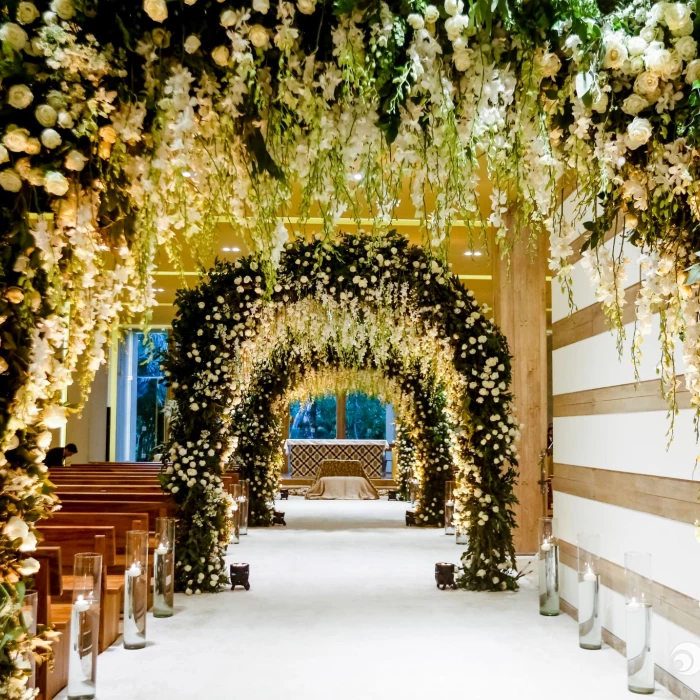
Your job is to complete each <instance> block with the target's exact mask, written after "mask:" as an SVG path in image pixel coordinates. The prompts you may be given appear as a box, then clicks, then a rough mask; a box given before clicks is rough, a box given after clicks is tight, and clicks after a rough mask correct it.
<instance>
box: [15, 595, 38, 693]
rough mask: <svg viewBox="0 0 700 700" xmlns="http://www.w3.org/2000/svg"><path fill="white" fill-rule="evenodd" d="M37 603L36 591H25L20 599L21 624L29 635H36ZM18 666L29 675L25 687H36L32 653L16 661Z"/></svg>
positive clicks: (34, 664) (34, 662) (34, 663)
mask: <svg viewBox="0 0 700 700" xmlns="http://www.w3.org/2000/svg"><path fill="white" fill-rule="evenodd" d="M38 603H39V594H38V593H37V592H36V591H27V592H26V593H25V594H24V600H23V601H22V624H23V625H24V627H25V629H26V630H27V634H29V636H30V637H34V636H35V635H36V615H37V606H38ZM17 665H18V666H20V667H24V668H25V669H26V670H27V671H28V672H29V673H31V675H30V676H29V679H28V680H27V688H36V660H35V659H34V654H33V653H31V652H30V653H29V656H28V657H27V658H23V659H22V660H21V661H18V663H17Z"/></svg>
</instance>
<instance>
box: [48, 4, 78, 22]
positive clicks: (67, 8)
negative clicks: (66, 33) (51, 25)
mask: <svg viewBox="0 0 700 700" xmlns="http://www.w3.org/2000/svg"><path fill="white" fill-rule="evenodd" d="M51 11H52V12H55V13H56V14H57V15H58V16H59V17H60V18H61V19H63V20H69V19H73V17H75V6H74V5H73V2H72V0H53V2H52V3H51Z"/></svg>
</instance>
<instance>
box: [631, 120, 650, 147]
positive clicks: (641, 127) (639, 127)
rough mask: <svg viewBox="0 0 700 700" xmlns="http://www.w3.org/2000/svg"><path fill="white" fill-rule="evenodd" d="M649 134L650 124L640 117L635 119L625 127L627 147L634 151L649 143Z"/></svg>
mask: <svg viewBox="0 0 700 700" xmlns="http://www.w3.org/2000/svg"><path fill="white" fill-rule="evenodd" d="M651 133H652V131H651V122H650V121H649V120H648V119H644V118H642V117H635V118H634V119H633V120H632V122H631V123H630V124H628V126H627V145H628V146H629V148H630V149H631V150H635V149H637V148H639V147H640V146H643V145H644V144H646V143H647V142H648V141H649V139H650V138H651Z"/></svg>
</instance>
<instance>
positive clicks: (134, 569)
mask: <svg viewBox="0 0 700 700" xmlns="http://www.w3.org/2000/svg"><path fill="white" fill-rule="evenodd" d="M126 573H127V575H128V576H131V577H132V578H137V577H138V576H141V567H140V566H139V565H138V564H137V563H136V562H134V563H133V564H132V565H131V566H130V567H129V568H128V570H127V572H126Z"/></svg>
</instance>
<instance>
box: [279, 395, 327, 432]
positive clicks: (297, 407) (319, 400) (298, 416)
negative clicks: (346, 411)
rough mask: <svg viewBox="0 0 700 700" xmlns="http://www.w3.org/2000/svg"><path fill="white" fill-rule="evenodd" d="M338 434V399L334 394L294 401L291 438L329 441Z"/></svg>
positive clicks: (290, 412) (292, 405) (291, 412)
mask: <svg viewBox="0 0 700 700" xmlns="http://www.w3.org/2000/svg"><path fill="white" fill-rule="evenodd" d="M335 434H336V398H335V396H333V395H332V394H328V395H326V396H315V397H314V398H313V399H310V400H308V401H294V402H292V403H291V405H290V407H289V437H290V438H292V439H295V440H311V439H316V440H329V439H333V438H334V437H335Z"/></svg>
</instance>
